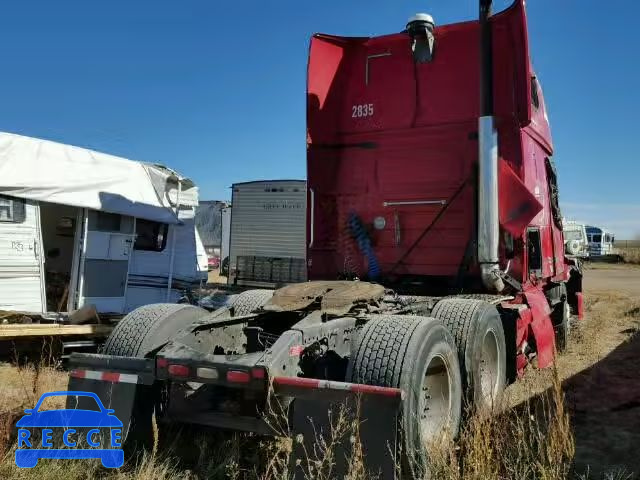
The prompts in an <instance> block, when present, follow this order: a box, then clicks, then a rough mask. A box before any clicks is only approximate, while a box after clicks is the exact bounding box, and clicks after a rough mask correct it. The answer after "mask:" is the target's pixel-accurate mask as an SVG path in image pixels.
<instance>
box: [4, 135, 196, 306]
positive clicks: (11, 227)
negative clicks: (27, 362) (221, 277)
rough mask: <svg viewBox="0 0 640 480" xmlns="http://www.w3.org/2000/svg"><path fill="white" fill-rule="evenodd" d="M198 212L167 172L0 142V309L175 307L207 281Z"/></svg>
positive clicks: (69, 149) (61, 149)
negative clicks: (184, 295)
mask: <svg viewBox="0 0 640 480" xmlns="http://www.w3.org/2000/svg"><path fill="white" fill-rule="evenodd" d="M197 204H198V190H197V188H196V186H195V185H194V184H193V182H192V181H191V180H189V179H187V178H184V177H181V176H180V175H178V174H177V173H176V172H174V171H173V170H170V169H168V168H166V167H162V166H159V165H151V164H145V163H141V162H134V161H131V160H126V159H123V158H119V157H114V156H112V155H106V154H103V153H98V152H93V151H90V150H87V149H83V148H78V147H73V146H69V145H62V144H59V143H55V142H50V141H45V140H39V139H35V138H29V137H24V136H20V135H13V134H8V133H0V310H3V311H19V312H26V313H29V314H40V315H42V316H44V317H47V315H48V314H50V313H53V312H56V313H57V312H70V311H73V310H76V309H78V308H81V307H83V306H88V305H94V306H95V307H96V310H97V312H99V313H105V314H115V315H122V314H125V313H127V312H129V311H131V310H133V309H134V308H136V307H138V306H140V305H145V304H149V303H156V302H167V301H168V302H175V301H177V300H178V299H179V298H180V296H181V295H182V292H183V291H184V290H185V289H187V288H190V287H191V286H194V285H197V284H198V283H200V282H201V281H202V280H204V279H205V278H206V264H205V266H204V267H203V266H202V265H199V263H202V261H200V262H198V250H199V249H198V241H199V239H198V238H197V232H196V230H195V224H194V220H193V218H194V211H195V207H196V206H197ZM200 247H201V246H200ZM201 248H202V247H201ZM203 268H204V270H203Z"/></svg>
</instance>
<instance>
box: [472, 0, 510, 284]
mask: <svg viewBox="0 0 640 480" xmlns="http://www.w3.org/2000/svg"><path fill="white" fill-rule="evenodd" d="M491 3H492V0H480V118H479V119H478V147H479V151H478V163H479V169H478V170H479V171H478V174H479V178H478V263H479V264H480V269H481V275H482V283H483V284H484V286H485V288H487V289H488V290H489V291H491V292H500V291H502V290H503V289H504V282H503V281H502V278H501V277H500V273H501V272H500V264H499V258H498V246H499V241H500V220H499V216H498V134H497V132H496V129H495V123H494V118H493V45H492V35H491V25H490V23H489V17H490V16H491Z"/></svg>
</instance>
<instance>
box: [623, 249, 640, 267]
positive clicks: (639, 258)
mask: <svg viewBox="0 0 640 480" xmlns="http://www.w3.org/2000/svg"><path fill="white" fill-rule="evenodd" d="M619 251H620V255H621V256H622V258H623V259H624V262H625V263H632V264H634V265H640V247H628V248H621V249H620V250H619Z"/></svg>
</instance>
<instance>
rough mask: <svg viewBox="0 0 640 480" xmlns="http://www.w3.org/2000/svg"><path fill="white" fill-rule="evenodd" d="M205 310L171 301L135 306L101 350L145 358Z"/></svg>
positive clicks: (108, 353)
mask: <svg viewBox="0 0 640 480" xmlns="http://www.w3.org/2000/svg"><path fill="white" fill-rule="evenodd" d="M208 313H209V312H207V311H206V310H204V309H202V308H200V307H194V306H193V305H185V304H174V303H155V304H151V305H144V306H142V307H138V308H136V309H135V310H133V311H132V312H131V313H129V314H128V315H126V316H125V317H124V318H123V319H122V320H120V322H118V324H117V325H116V327H115V328H114V329H113V331H112V332H111V335H109V338H107V341H106V342H105V344H104V347H103V348H102V352H103V353H105V354H107V355H120V356H123V357H144V356H146V355H147V354H148V353H149V352H150V351H151V350H153V349H154V348H157V347H158V346H160V345H161V344H162V343H164V342H166V341H167V340H168V339H169V337H171V335H173V334H174V333H176V332H177V331H178V330H180V329H181V328H183V327H186V326H188V325H189V324H190V323H192V322H194V321H196V320H198V319H199V318H202V317H204V316H205V315H208Z"/></svg>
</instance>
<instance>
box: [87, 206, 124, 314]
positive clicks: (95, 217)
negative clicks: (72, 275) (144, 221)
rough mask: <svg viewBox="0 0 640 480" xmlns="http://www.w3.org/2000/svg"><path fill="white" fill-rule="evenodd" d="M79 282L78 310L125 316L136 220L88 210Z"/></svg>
mask: <svg viewBox="0 0 640 480" xmlns="http://www.w3.org/2000/svg"><path fill="white" fill-rule="evenodd" d="M83 221H84V233H83V235H82V239H81V242H82V243H81V246H80V248H81V255H80V265H79V272H80V275H79V282H78V307H83V306H86V305H95V306H96V308H97V310H98V312H101V313H124V311H125V297H126V294H127V279H128V275H129V259H130V257H131V251H132V249H133V244H134V240H135V219H134V218H133V217H128V216H124V215H117V214H113V213H106V212H99V211H95V210H85V213H84V219H83Z"/></svg>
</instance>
